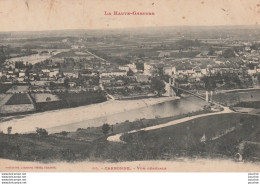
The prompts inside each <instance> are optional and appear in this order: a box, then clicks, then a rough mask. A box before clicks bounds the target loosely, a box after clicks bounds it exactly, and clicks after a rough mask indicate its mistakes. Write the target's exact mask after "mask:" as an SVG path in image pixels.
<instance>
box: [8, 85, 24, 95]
mask: <svg viewBox="0 0 260 184" xmlns="http://www.w3.org/2000/svg"><path fill="white" fill-rule="evenodd" d="M28 89H29V86H12V87H11V88H10V89H9V90H8V91H7V93H24V92H28Z"/></svg>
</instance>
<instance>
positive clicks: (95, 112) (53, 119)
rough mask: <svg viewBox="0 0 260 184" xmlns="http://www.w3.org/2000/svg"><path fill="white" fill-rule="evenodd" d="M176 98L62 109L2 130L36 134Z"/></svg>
mask: <svg viewBox="0 0 260 184" xmlns="http://www.w3.org/2000/svg"><path fill="white" fill-rule="evenodd" d="M175 99H176V98H175V97H159V98H148V99H140V100H123V101H117V100H111V101H106V102H103V103H99V104H92V105H87V106H81V107H76V108H68V109H60V110H53V111H47V112H42V113H36V114H30V115H27V116H24V117H20V118H19V119H11V120H8V121H4V122H1V123H0V130H1V131H3V132H5V133H6V132H7V128H8V127H10V126H11V127H12V133H28V132H34V131H35V128H36V127H40V128H44V129H48V128H52V127H58V126H62V125H68V124H73V123H77V122H83V121H87V120H90V119H95V118H100V117H105V116H108V115H112V114H117V113H120V112H126V111H130V110H134V109H138V108H142V107H147V106H150V105H155V104H160V103H163V102H167V101H172V100H175Z"/></svg>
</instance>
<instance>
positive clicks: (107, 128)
mask: <svg viewBox="0 0 260 184" xmlns="http://www.w3.org/2000/svg"><path fill="white" fill-rule="evenodd" d="M109 130H110V126H109V125H108V124H107V123H105V124H103V126H102V131H103V133H104V134H105V135H107V134H108V131H109Z"/></svg>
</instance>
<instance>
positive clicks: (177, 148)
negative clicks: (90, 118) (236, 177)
mask: <svg viewBox="0 0 260 184" xmlns="http://www.w3.org/2000/svg"><path fill="white" fill-rule="evenodd" d="M259 121H260V118H259V117H258V116H250V115H242V114H225V115H218V116H209V117H203V118H199V119H195V120H193V121H189V122H185V123H182V124H178V125H175V126H171V127H166V128H162V129H157V130H153V131H148V132H144V131H141V132H137V133H133V134H126V135H124V136H123V137H122V139H123V140H124V141H126V142H127V144H131V145H138V150H136V152H138V153H140V154H141V155H143V157H144V158H145V157H148V158H153V159H156V158H165V157H166V158H174V157H180V156H185V157H221V158H224V157H229V158H233V157H234V156H235V154H236V153H238V152H240V153H241V154H242V155H243V157H244V158H246V159H247V160H252V158H251V157H249V156H248V155H247V154H248V150H246V148H244V149H243V150H239V149H238V146H239V145H240V144H241V143H243V141H252V142H256V143H257V144H256V145H258V144H259V142H260V137H259V135H260V134H259V131H260V125H259ZM250 146H252V145H250ZM142 147H143V148H145V149H141V148H142ZM253 148H254V149H252V148H251V152H250V154H252V155H255V157H256V158H257V159H258V160H260V154H259V153H260V149H259V147H257V146H255V145H253Z"/></svg>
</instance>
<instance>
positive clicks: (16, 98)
mask: <svg viewBox="0 0 260 184" xmlns="http://www.w3.org/2000/svg"><path fill="white" fill-rule="evenodd" d="M31 103H32V102H31V100H30V97H29V96H28V95H27V94H13V95H12V97H11V98H10V99H9V100H8V102H7V103H6V104H5V105H20V104H31Z"/></svg>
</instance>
